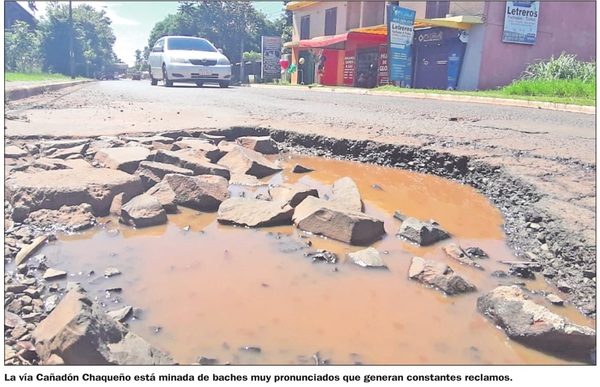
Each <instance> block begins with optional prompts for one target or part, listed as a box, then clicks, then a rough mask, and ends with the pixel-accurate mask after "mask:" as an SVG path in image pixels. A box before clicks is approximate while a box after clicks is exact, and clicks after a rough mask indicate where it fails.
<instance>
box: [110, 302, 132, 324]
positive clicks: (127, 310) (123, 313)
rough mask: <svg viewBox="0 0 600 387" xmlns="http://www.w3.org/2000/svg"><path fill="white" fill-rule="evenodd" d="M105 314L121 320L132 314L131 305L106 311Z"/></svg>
mask: <svg viewBox="0 0 600 387" xmlns="http://www.w3.org/2000/svg"><path fill="white" fill-rule="evenodd" d="M106 314H108V315H109V316H110V317H112V318H114V319H115V320H116V321H119V322H123V321H125V320H127V319H128V318H129V317H130V316H131V315H132V314H133V307H131V306H129V305H125V306H124V307H122V308H119V309H116V310H111V311H108V312H106Z"/></svg>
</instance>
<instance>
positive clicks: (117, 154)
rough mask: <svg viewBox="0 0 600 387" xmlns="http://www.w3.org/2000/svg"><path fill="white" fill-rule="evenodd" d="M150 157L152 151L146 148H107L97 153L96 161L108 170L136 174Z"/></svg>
mask: <svg viewBox="0 0 600 387" xmlns="http://www.w3.org/2000/svg"><path fill="white" fill-rule="evenodd" d="M148 156H150V150H149V149H148V148H144V147H136V146H127V147H120V148H105V149H100V150H99V151H98V152H96V155H95V156H94V160H96V161H98V162H99V163H102V164H104V165H105V166H106V167H107V168H111V169H118V170H120V171H123V172H127V173H134V172H135V170H136V169H137V168H138V166H139V165H140V163H141V162H142V161H145V160H147V159H148Z"/></svg>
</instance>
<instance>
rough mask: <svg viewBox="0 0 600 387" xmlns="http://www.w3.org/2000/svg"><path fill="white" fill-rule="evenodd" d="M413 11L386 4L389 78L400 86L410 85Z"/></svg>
mask: <svg viewBox="0 0 600 387" xmlns="http://www.w3.org/2000/svg"><path fill="white" fill-rule="evenodd" d="M414 24H415V11H413V10H411V9H407V8H402V7H398V6H396V5H389V6H388V23H387V29H388V47H389V58H388V61H389V66H388V67H389V79H390V80H391V81H397V82H398V83H399V84H400V86H403V87H405V86H410V81H408V82H407V80H410V69H411V66H410V58H411V57H410V48H411V45H412V40H413V35H414V30H413V25H414Z"/></svg>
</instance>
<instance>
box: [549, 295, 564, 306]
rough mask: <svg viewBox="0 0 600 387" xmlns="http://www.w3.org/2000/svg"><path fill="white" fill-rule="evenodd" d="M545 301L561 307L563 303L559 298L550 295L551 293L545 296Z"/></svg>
mask: <svg viewBox="0 0 600 387" xmlns="http://www.w3.org/2000/svg"><path fill="white" fill-rule="evenodd" d="M546 300H548V301H549V302H550V303H551V304H553V305H561V306H562V305H563V303H564V301H563V299H562V298H560V297H559V296H557V295H556V294H552V293H549V294H546Z"/></svg>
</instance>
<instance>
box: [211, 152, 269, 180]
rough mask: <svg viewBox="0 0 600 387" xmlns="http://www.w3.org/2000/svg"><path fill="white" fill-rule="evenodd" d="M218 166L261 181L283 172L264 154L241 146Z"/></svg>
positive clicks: (225, 157) (220, 161)
mask: <svg viewBox="0 0 600 387" xmlns="http://www.w3.org/2000/svg"><path fill="white" fill-rule="evenodd" d="M217 164H218V165H221V166H224V167H227V168H228V169H229V171H231V172H235V173H241V174H247V175H252V176H256V177H258V178H259V179H260V178H263V177H266V176H269V175H272V174H274V173H276V172H279V171H281V168H279V167H277V166H276V165H275V164H273V163H272V162H270V161H269V160H267V159H266V158H265V157H264V156H263V155H262V154H260V153H258V152H255V151H253V150H251V149H246V148H244V147H241V146H235V147H234V148H233V149H232V150H231V151H230V152H229V153H227V154H226V155H225V156H223V157H222V158H221V160H219V162H218V163H217Z"/></svg>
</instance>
